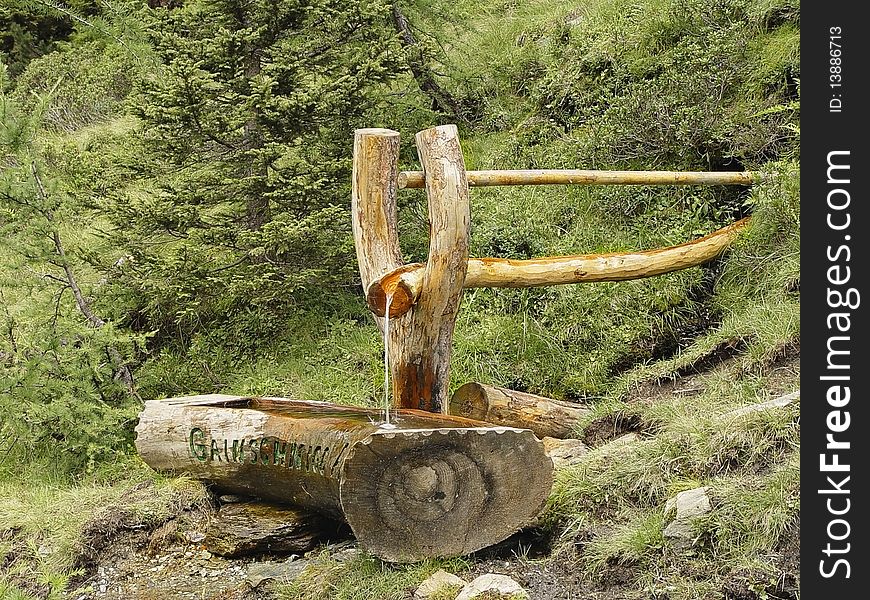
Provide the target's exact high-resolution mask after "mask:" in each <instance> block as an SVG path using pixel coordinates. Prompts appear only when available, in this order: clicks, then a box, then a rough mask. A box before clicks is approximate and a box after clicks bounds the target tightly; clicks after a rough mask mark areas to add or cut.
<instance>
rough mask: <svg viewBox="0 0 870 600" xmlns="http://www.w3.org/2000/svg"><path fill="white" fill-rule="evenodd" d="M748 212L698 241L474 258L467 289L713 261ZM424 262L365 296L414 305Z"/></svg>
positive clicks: (379, 302)
mask: <svg viewBox="0 0 870 600" xmlns="http://www.w3.org/2000/svg"><path fill="white" fill-rule="evenodd" d="M748 222H749V217H746V218H744V219H741V220H740V221H737V222H736V223H732V224H731V225H729V226H727V227H723V228H722V229H719V230H717V231H714V232H713V233H711V234H709V235H706V236H704V237H702V238H698V239H697V240H693V241H691V242H686V243H684V244H680V245H678V246H669V247H667V248H656V249H655V250H644V251H641V252H615V253H610V254H582V255H576V256H555V257H549V258H536V259H531V260H510V259H506V258H470V259H468V270H467V272H466V275H465V287H466V288H478V287H508V288H510V287H513V288H521V287H539V286H544V285H557V284H566V283H592V282H599V281H625V280H628V279H641V278H644V277H653V276H655V275H662V274H664V273H670V272H672V271H678V270H680V269H687V268H689V267H694V266H697V265H701V264H704V263H706V262H709V261H711V260H713V259H714V258H716V257H717V256H719V255H720V254H722V253H723V252H724V251H725V250H726V249H727V248H728V246H729V245H730V244H731V243H732V242H733V241H734V238H736V237H737V234H738V233H739V232H740V231H741V230H742V229H743V228H744V227H745V226H746V225H747V223H748ZM422 281H423V265H422V264H420V263H414V264H408V265H403V266H402V267H400V268H398V269H396V270H394V271H391V272H389V273H387V274H385V275H384V276H382V277H381V278H380V279H376V280H374V281H373V282H372V283H371V284H370V285H369V287H368V290H367V293H366V301H367V302H368V305H369V308H370V309H371V310H372V312H374V313H375V314H376V315H383V314H384V307H385V306H386V300H385V297H386V293H387V290H391V293H392V294H393V297H392V301H391V303H390V318H393V317H398V316H401V315H402V314H404V313H403V312H402V311H407V310H408V309H410V307H412V306H414V304H415V302H417V299H418V298H420V295H421V292H422V289H423V282H422Z"/></svg>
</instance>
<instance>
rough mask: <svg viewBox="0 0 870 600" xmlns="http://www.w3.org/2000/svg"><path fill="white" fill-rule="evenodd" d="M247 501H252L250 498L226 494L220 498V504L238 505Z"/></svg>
mask: <svg viewBox="0 0 870 600" xmlns="http://www.w3.org/2000/svg"><path fill="white" fill-rule="evenodd" d="M245 500H250V498H245V497H244V496H236V495H235V494H224V495H223V496H220V497H218V502H220V503H221V504H237V503H238V502H244V501H245Z"/></svg>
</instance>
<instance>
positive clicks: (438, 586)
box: [414, 570, 467, 600]
mask: <svg viewBox="0 0 870 600" xmlns="http://www.w3.org/2000/svg"><path fill="white" fill-rule="evenodd" d="M466 584H467V582H466V581H465V580H464V579H462V578H461V577H457V576H456V575H454V574H453V573H448V572H447V571H444V570H440V571H435V572H434V573H432V575H430V576H429V577H428V578H427V579H426V580H425V581H424V582H423V583H421V584H420V587H418V588H417V591H415V592H414V600H429V598H431V597H432V596H433V595H434V594H435V593H436V592H439V591H441V590H443V589H444V588H461V587H464V586H465V585H466Z"/></svg>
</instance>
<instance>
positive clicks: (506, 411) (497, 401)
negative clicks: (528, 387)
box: [449, 382, 589, 439]
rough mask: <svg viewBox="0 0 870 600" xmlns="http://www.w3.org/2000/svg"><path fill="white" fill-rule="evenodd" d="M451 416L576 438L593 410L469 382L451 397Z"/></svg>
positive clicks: (537, 434)
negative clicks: (578, 429) (584, 420)
mask: <svg viewBox="0 0 870 600" xmlns="http://www.w3.org/2000/svg"><path fill="white" fill-rule="evenodd" d="M449 413H450V414H451V415H456V416H461V417H466V418H469V419H475V420H477V421H485V422H487V423H492V424H494V425H504V426H506V427H520V428H524V429H531V430H532V431H533V432H535V435H536V436H538V437H539V438H544V437H552V438H559V439H565V438H571V437H575V435H574V434H575V432H576V431H577V428H578V427H579V426H580V424H581V423H582V421H583V419H585V418H586V416H587V415H588V414H589V409H586V408H582V407H580V406H577V405H575V404H571V403H570V402H561V401H559V400H552V399H550V398H544V397H543V396H536V395H534V394H527V393H525V392H517V391H514V390H509V389H505V388H500V387H495V386H491V385H484V384H482V383H474V382H472V383H466V384H465V385H463V386H462V387H460V388H459V389H458V390H456V391H455V392H454V393H453V396H452V397H451V398H450V408H449Z"/></svg>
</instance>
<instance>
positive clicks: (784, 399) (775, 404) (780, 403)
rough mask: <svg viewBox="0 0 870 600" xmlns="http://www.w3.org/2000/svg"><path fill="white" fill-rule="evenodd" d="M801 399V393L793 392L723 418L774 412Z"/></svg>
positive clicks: (738, 409) (732, 412) (744, 407)
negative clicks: (775, 409) (773, 410)
mask: <svg viewBox="0 0 870 600" xmlns="http://www.w3.org/2000/svg"><path fill="white" fill-rule="evenodd" d="M800 397H801V391H800V390H797V391H796V392H792V393H791V394H785V395H784V396H780V397H778V398H774V399H773V400H768V401H767V402H759V403H757V404H750V405H749V406H741V407H740V408H737V409H735V410H732V411H730V412H727V413H725V414H724V415H723V416H725V417H742V416H743V415H748V414H751V413H754V412H764V411H768V410H772V409H774V408H784V407H786V406H788V405H789V404H791V403H792V402H795V401H796V400H799V399H800Z"/></svg>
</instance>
